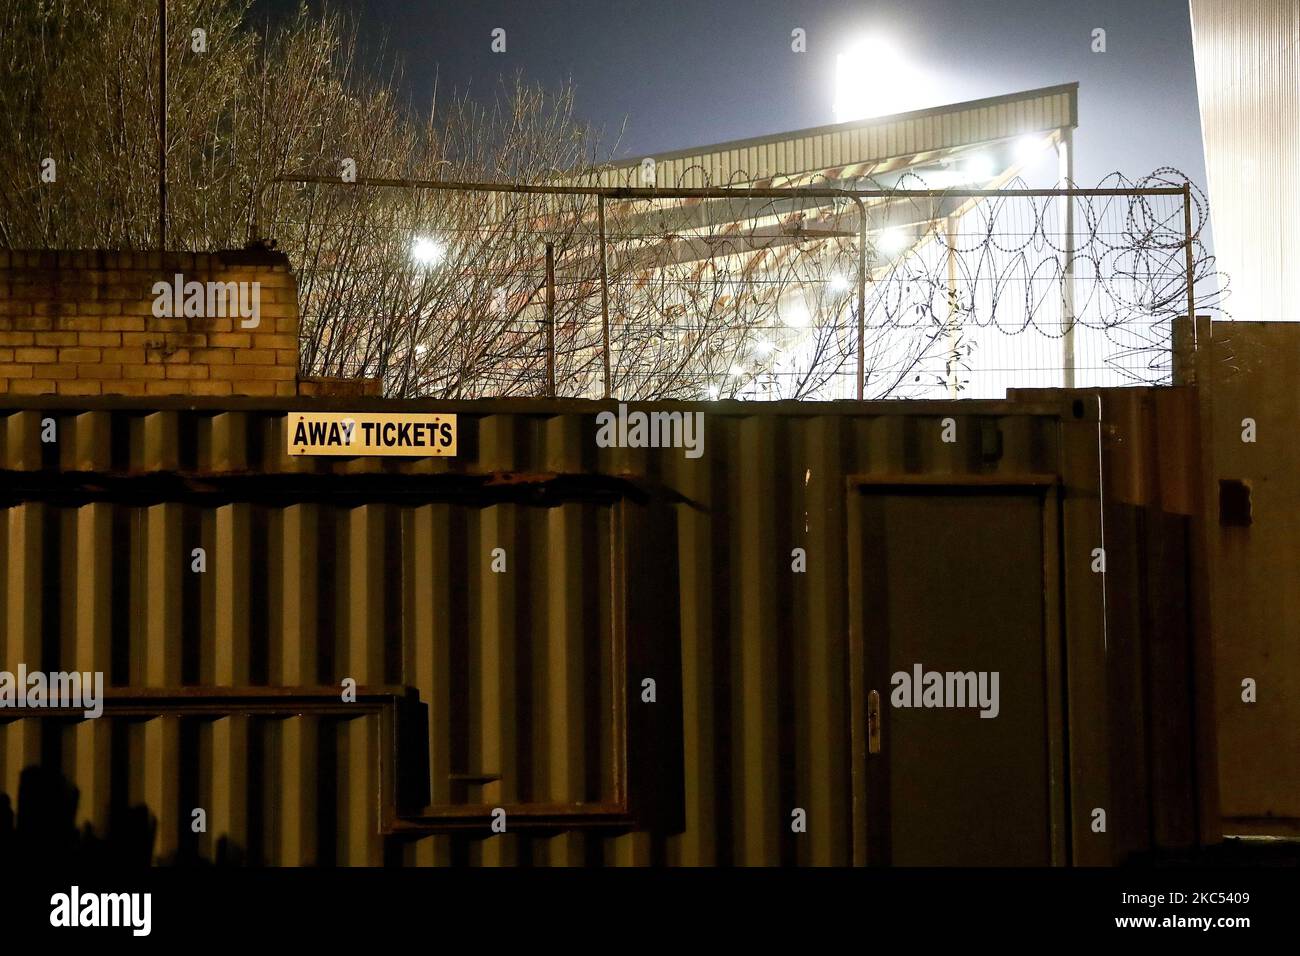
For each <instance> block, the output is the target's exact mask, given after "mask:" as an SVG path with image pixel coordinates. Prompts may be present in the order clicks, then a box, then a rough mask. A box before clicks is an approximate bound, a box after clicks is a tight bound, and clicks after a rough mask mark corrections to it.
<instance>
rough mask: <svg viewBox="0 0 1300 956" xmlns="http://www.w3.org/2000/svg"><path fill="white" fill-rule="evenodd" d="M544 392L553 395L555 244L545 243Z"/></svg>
mask: <svg viewBox="0 0 1300 956" xmlns="http://www.w3.org/2000/svg"><path fill="white" fill-rule="evenodd" d="M546 394H547V395H549V396H550V397H551V398H554V397H555V244H554V243H552V242H548V243H547V244H546Z"/></svg>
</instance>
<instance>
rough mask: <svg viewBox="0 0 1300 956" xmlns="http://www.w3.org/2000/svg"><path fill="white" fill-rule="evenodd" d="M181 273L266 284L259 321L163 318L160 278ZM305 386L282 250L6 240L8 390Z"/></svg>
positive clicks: (0, 265) (210, 390)
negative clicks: (23, 246)
mask: <svg viewBox="0 0 1300 956" xmlns="http://www.w3.org/2000/svg"><path fill="white" fill-rule="evenodd" d="M178 273H179V274H180V275H181V276H182V277H183V280H184V281H185V282H190V281H195V282H199V283H204V284H205V285H206V283H208V282H222V283H227V282H236V283H239V282H246V283H253V282H256V283H258V293H259V296H258V297H259V310H258V312H259V314H258V324H257V326H256V327H254V328H244V327H242V322H243V321H245V320H243V319H242V318H241V316H240V315H238V314H237V313H236V314H234V315H233V316H231V315H227V316H225V317H221V316H218V315H215V314H213V315H208V314H206V312H207V311H208V310H207V309H206V308H205V310H204V311H205V314H204V315H201V316H193V315H192V316H188V317H185V316H182V317H171V318H168V317H162V318H159V317H157V316H156V315H155V314H154V311H155V309H154V306H155V299H156V296H155V294H154V291H153V289H154V284H155V283H157V282H167V283H169V284H171V283H173V282H174V277H175V276H176V274H178ZM247 289H248V290H249V291H250V294H251V289H252V286H251V285H250V286H248V287H247ZM250 297H251V295H250ZM354 388H355V391H356V393H362V392H367V391H371V389H370V388H368V387H367V386H365V385H361V384H360V383H356V384H355V385H354ZM312 390H314V389H303V392H304V393H308V392H310V391H312ZM298 393H299V388H298V293H297V286H296V284H295V282H294V278H293V274H292V273H291V272H290V271H289V262H288V259H287V258H286V257H285V256H284V255H283V254H280V253H275V252H265V251H257V250H254V251H241V252H216V253H211V254H208V253H183V252H168V253H158V252H120V251H104V250H99V251H88V252H24V251H14V252H4V251H0V394H11V395H14V394H18V395H48V394H59V395H254V396H292V395H296V394H298Z"/></svg>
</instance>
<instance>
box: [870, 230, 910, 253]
mask: <svg viewBox="0 0 1300 956" xmlns="http://www.w3.org/2000/svg"><path fill="white" fill-rule="evenodd" d="M877 245H878V246H879V247H880V251H881V252H884V253H886V254H888V255H894V254H896V253H899V252H902V251H903V250H904V249H906V248H907V233H906V232H904V231H903V230H902V229H899V228H893V229H886V230H885V231H884V232H882V233H881V234H880V242H878V243H877Z"/></svg>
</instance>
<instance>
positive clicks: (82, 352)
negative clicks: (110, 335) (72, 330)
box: [59, 348, 100, 365]
mask: <svg viewBox="0 0 1300 956" xmlns="http://www.w3.org/2000/svg"><path fill="white" fill-rule="evenodd" d="M99 356H100V351H99V349H82V348H75V349H59V361H60V362H75V363H76V364H78V365H80V364H81V363H83V362H98V361H99Z"/></svg>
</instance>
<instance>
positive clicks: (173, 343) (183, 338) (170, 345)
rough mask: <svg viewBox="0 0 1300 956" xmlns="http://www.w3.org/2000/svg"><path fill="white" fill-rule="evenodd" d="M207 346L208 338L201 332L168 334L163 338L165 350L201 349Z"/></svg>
mask: <svg viewBox="0 0 1300 956" xmlns="http://www.w3.org/2000/svg"><path fill="white" fill-rule="evenodd" d="M207 344H208V337H207V336H206V335H204V334H202V333H201V332H168V333H167V334H166V335H164V336H163V348H166V349H201V348H203V347H204V346H205V345H207Z"/></svg>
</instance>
